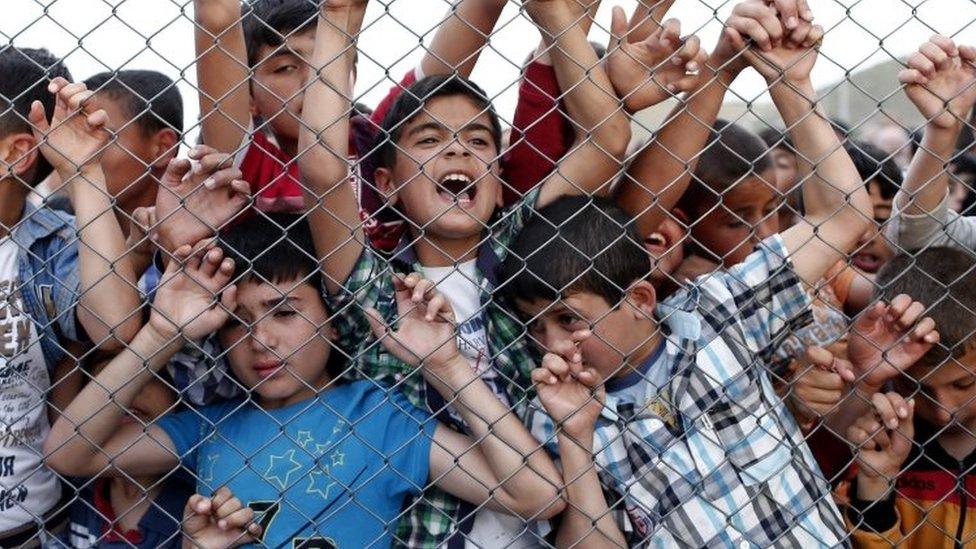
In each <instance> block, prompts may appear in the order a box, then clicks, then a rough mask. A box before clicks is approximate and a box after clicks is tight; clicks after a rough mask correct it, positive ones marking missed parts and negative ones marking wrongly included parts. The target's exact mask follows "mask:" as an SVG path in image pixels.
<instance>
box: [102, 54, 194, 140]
mask: <svg viewBox="0 0 976 549" xmlns="http://www.w3.org/2000/svg"><path fill="white" fill-rule="evenodd" d="M85 85H87V86H88V89H89V90H92V91H95V92H98V93H103V94H105V95H107V96H108V97H109V98H111V99H112V100H113V101H117V102H119V103H120V106H121V108H122V110H123V111H124V112H125V114H127V115H128V116H129V117H130V119H131V120H133V121H134V123H135V124H136V125H138V127H139V128H140V129H141V130H142V131H143V132H145V134H146V135H152V134H154V133H156V132H158V131H159V130H163V129H167V128H168V129H171V130H173V131H175V132H176V133H177V134H178V135H182V134H183V97H182V96H181V95H180V91H179V90H178V89H177V88H176V82H174V81H173V79H172V78H170V77H168V76H166V75H165V74H163V73H160V72H156V71H147V70H122V71H108V72H100V73H98V74H96V75H94V76H92V77H90V78H88V79H87V80H85Z"/></svg>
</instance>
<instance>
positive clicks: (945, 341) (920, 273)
mask: <svg viewBox="0 0 976 549" xmlns="http://www.w3.org/2000/svg"><path fill="white" fill-rule="evenodd" d="M974 271H976V257H974V256H973V253H972V252H970V251H966V250H961V249H959V248H949V247H932V248H926V249H924V250H922V251H920V252H918V254H917V255H911V254H899V255H898V256H896V257H894V258H893V259H892V260H891V261H889V262H888V263H887V264H886V265H885V266H884V267H882V269H881V271H880V272H879V273H878V278H877V282H876V284H877V285H878V292H877V293H879V294H880V297H881V298H882V299H885V300H888V301H890V300H891V299H893V298H894V297H895V296H897V295H899V294H908V295H909V296H911V298H912V299H914V300H915V301H918V302H920V303H922V304H923V305H925V307H926V308H927V310H926V312H925V315H926V316H929V317H932V320H934V321H935V326H936V329H938V330H939V335H940V341H939V343H938V344H937V345H935V346H933V347H932V349H931V350H930V351H929V352H928V353H926V355H925V356H924V357H922V360H920V361H919V364H922V365H924V366H938V365H940V364H942V363H943V362H945V361H946V360H949V359H950V358H959V357H961V356H962V355H964V354H966V352H967V351H969V350H972V349H973V348H974V346H973V335H974V333H976V272H974Z"/></svg>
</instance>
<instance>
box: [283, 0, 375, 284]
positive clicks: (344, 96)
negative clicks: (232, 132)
mask: <svg viewBox="0 0 976 549" xmlns="http://www.w3.org/2000/svg"><path fill="white" fill-rule="evenodd" d="M365 13H366V2H365V1H362V0H349V1H346V0H336V1H333V0H329V1H327V2H325V3H324V4H323V5H322V10H321V16H320V17H319V21H318V28H317V29H316V31H315V51H314V53H313V54H312V63H311V65H312V68H313V69H314V70H315V75H316V77H314V78H311V79H310V81H309V84H308V87H307V88H306V90H305V101H304V103H303V107H302V124H301V130H300V133H299V138H298V150H299V153H300V154H299V155H298V166H299V168H300V169H301V172H302V174H303V179H304V182H305V187H307V191H308V192H307V193H306V199H305V203H306V206H307V208H308V211H309V215H308V221H309V224H310V225H311V228H312V236H313V238H314V242H315V253H316V256H317V257H318V258H319V260H320V261H322V270H323V272H324V274H325V282H326V287H327V288H328V291H329V292H335V291H338V289H339V288H341V286H342V284H343V283H344V282H345V281H346V279H347V278H348V277H349V273H350V272H351V271H352V268H353V266H354V265H355V264H356V260H357V259H358V258H359V256H360V254H361V253H362V252H363V249H364V246H365V242H366V240H365V238H366V237H365V234H364V233H363V227H362V221H361V220H360V218H359V206H358V204H357V201H356V196H355V193H354V192H353V187H352V185H350V184H349V177H350V174H351V173H352V172H351V170H350V166H349V111H350V109H351V108H352V99H351V97H352V86H351V82H350V80H349V74H350V72H351V70H352V63H353V57H354V53H355V48H356V45H355V44H356V43H355V39H356V36H357V35H358V34H359V29H360V27H362V23H363V17H364V15H365Z"/></svg>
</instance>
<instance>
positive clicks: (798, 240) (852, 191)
mask: <svg viewBox="0 0 976 549" xmlns="http://www.w3.org/2000/svg"><path fill="white" fill-rule="evenodd" d="M770 95H771V96H772V98H773V103H774V104H775V105H776V108H777V110H779V113H780V116H781V117H782V119H783V122H784V123H785V124H786V127H787V128H789V129H790V135H791V137H792V138H793V145H794V148H795V149H796V151H797V159H798V164H799V169H798V180H800V181H803V206H804V215H803V219H802V220H801V222H800V223H797V224H796V225H795V226H793V227H791V228H790V229H788V230H787V231H786V232H784V233H783V239H784V243H785V245H786V247H787V250H789V252H790V259H791V260H792V262H793V266H794V270H795V272H796V274H797V275H798V276H799V277H800V279H801V280H803V281H804V282H806V283H808V284H810V285H817V284H819V281H820V279H821V278H822V277H823V275H824V273H826V272H827V271H828V270H829V269H830V268H831V267H832V266H833V265H834V264H835V263H836V262H837V260H838V259H840V258H842V257H846V255H847V254H848V253H850V251H851V250H853V249H854V246H856V245H857V241H858V240H859V239H860V238H861V235H862V234H864V231H865V230H867V228H868V226H869V225H870V223H871V220H872V219H873V217H874V211H873V208H872V205H871V198H870V197H869V196H868V193H867V190H866V189H865V188H864V183H863V182H862V181H861V177H860V175H859V174H858V172H857V169H856V168H855V167H854V162H853V161H852V160H851V157H850V156H849V155H848V154H847V152H846V151H845V150H844V148H843V147H842V146H841V143H840V140H839V139H838V138H837V134H835V133H834V130H833V128H832V127H831V126H830V124H829V123H828V122H827V119H826V117H825V116H824V115H823V113H822V112H820V110H819V109H818V108H817V98H816V92H815V91H814V89H813V85H812V84H811V83H810V81H809V80H803V81H799V82H774V83H773V84H772V88H771V90H770Z"/></svg>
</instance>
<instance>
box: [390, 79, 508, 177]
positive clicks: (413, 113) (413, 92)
mask: <svg viewBox="0 0 976 549" xmlns="http://www.w3.org/2000/svg"><path fill="white" fill-rule="evenodd" d="M450 96H460V97H466V98H468V99H470V100H471V101H473V102H474V104H475V105H477V107H478V108H479V109H481V110H482V111H483V112H485V113H487V114H488V119H489V124H490V125H491V139H492V141H493V142H494V143H495V148H496V149H497V150H498V151H499V152H501V148H502V126H501V122H500V121H499V119H498V113H497V112H495V107H494V106H493V105H492V104H491V101H490V100H489V99H488V96H487V95H486V94H485V91H484V90H482V89H481V88H480V87H479V86H478V85H477V84H475V83H474V82H472V81H470V80H468V79H466V78H463V77H460V76H456V75H442V76H428V77H427V78H424V79H423V80H419V81H417V82H415V83H414V84H412V85H411V86H409V87H407V88H406V89H405V90H403V93H401V94H400V95H399V96H398V97H397V98H396V100H395V101H394V102H393V105H392V106H390V110H389V111H388V112H387V113H386V116H384V117H383V121H382V122H381V123H380V129H379V131H378V132H377V134H376V141H375V144H374V146H373V148H372V150H373V151H375V153H374V154H375V162H376V167H377V168H392V167H393V165H394V163H395V162H396V151H397V143H398V142H399V141H400V136H401V135H402V133H403V128H404V126H406V125H407V124H408V123H409V122H410V121H411V120H413V119H414V118H415V117H417V116H418V115H420V114H421V113H422V112H423V109H424V105H426V104H427V102H428V101H430V100H431V99H435V98H437V97H450Z"/></svg>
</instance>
